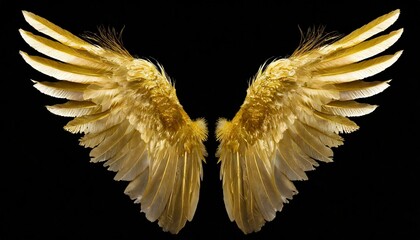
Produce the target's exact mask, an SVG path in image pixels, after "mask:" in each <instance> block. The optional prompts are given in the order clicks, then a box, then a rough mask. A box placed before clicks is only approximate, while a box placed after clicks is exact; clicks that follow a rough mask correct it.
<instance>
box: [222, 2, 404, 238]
mask: <svg viewBox="0 0 420 240" xmlns="http://www.w3.org/2000/svg"><path fill="white" fill-rule="evenodd" d="M398 16H399V10H395V11H393V12H391V13H389V14H385V15H383V16H381V17H379V18H377V19H375V20H373V21H371V22H370V23H368V24H366V25H364V26H362V27H361V28H359V29H356V30H355V31H353V32H352V33H350V34H349V35H347V36H345V37H343V38H342V39H340V40H338V41H336V42H334V43H332V44H330V45H325V44H324V45H323V43H322V41H323V40H324V39H326V38H328V36H321V35H314V36H312V35H311V36H310V37H311V38H309V39H308V40H307V41H306V42H304V43H303V44H304V45H303V46H301V47H299V48H298V49H297V50H296V51H295V52H294V53H293V54H292V55H291V56H290V57H289V58H287V59H277V60H275V61H273V62H271V63H269V64H265V65H264V66H263V67H261V68H260V69H259V71H258V73H257V74H256V77H255V78H254V80H253V81H252V83H251V85H250V86H249V88H248V90H247V95H246V98H245V100H244V103H243V104H242V106H241V107H240V109H239V111H238V112H237V113H236V115H235V116H234V118H233V119H232V121H228V120H226V119H221V120H219V122H218V124H217V129H216V135H217V140H218V141H219V142H220V144H219V148H218V150H217V155H216V156H217V157H218V158H219V162H221V169H220V175H221V178H222V182H223V184H222V186H223V194H224V201H225V205H226V211H227V212H228V216H229V219H230V220H231V221H235V222H236V224H237V225H238V227H239V228H240V229H241V230H242V231H243V232H244V233H245V234H246V233H250V232H256V231H259V230H260V229H261V227H262V226H263V225H264V222H265V221H271V220H273V219H274V217H275V215H276V212H277V211H281V210H282V207H283V205H284V203H287V202H288V201H289V200H290V199H292V197H293V195H295V194H297V190H296V188H295V186H294V185H293V183H292V181H295V180H307V179H308V176H307V175H306V173H305V172H306V171H310V170H314V169H315V167H316V166H318V163H317V161H323V162H332V161H333V151H332V149H331V148H332V147H338V146H340V145H342V144H343V141H344V140H343V138H342V137H341V136H340V134H343V133H350V132H353V131H356V130H357V129H359V127H358V126H357V124H356V123H355V122H353V121H352V120H350V119H349V118H347V117H352V116H361V115H366V114H369V113H371V112H372V111H373V110H374V109H375V108H376V106H375V105H369V104H362V103H357V102H355V101H351V100H353V99H357V98H362V97H369V96H372V95H375V94H378V93H380V92H382V91H383V90H385V89H386V88H387V87H388V81H385V82H375V81H370V82H364V81H362V80H361V79H365V78H368V77H371V76H373V75H375V74H377V73H379V72H381V71H383V70H385V69H386V68H388V67H390V66H391V65H392V64H394V63H395V62H396V61H397V60H398V58H399V57H400V55H401V53H402V51H398V52H397V53H395V54H394V55H384V56H377V55H378V54H379V53H382V52H383V51H384V50H385V49H387V48H389V47H390V46H391V45H393V44H394V43H395V42H396V41H397V40H398V39H399V38H400V36H401V34H402V31H403V30H402V29H400V30H397V31H394V32H391V33H389V34H386V35H383V36H379V37H376V38H372V39H370V40H367V39H369V38H371V37H373V36H374V35H376V34H378V33H380V32H382V31H384V30H385V29H386V28H388V27H390V26H391V25H392V24H393V23H394V22H395V21H396V19H397V18H398Z"/></svg>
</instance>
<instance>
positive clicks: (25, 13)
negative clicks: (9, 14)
mask: <svg viewBox="0 0 420 240" xmlns="http://www.w3.org/2000/svg"><path fill="white" fill-rule="evenodd" d="M22 15H23V17H24V18H25V20H26V21H27V22H29V20H30V19H32V18H34V16H36V15H35V14H34V13H32V12H29V11H26V10H22Z"/></svg>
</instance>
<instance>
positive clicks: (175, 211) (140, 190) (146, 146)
mask: <svg viewBox="0 0 420 240" xmlns="http://www.w3.org/2000/svg"><path fill="white" fill-rule="evenodd" d="M23 15H24V18H25V20H26V21H27V22H28V23H29V24H30V25H31V26H32V27H34V28H35V29H36V30H37V31H39V32H41V33H43V34H45V35H46V36H48V37H50V38H45V37H42V36H38V35H35V34H33V33H30V32H28V31H24V30H20V33H21V36H22V38H23V39H24V40H25V41H26V42H27V43H28V44H29V45H30V46H31V47H32V48H34V49H35V50H37V51H38V52H40V53H41V54H44V55H46V56H47V57H49V58H45V57H40V56H31V55H29V54H27V53H25V52H20V53H21V55H22V57H23V59H24V60H25V61H26V62H27V63H28V64H29V65H31V66H32V67H33V68H35V69H36V70H38V71H40V72H41V73H44V74H45V75H48V76H51V77H54V78H56V79H57V80H59V81H55V82H54V81H45V82H36V81H34V82H35V85H34V86H35V87H36V88H37V89H38V90H39V91H40V92H42V93H44V94H47V95H50V96H52V97H57V98H65V99H68V100H69V101H68V102H66V103H64V104H57V105H54V106H48V107H47V108H48V110H49V111H50V112H52V113H54V114H57V115H60V116H67V117H74V119H73V120H71V121H70V122H69V123H68V124H67V125H66V126H65V129H66V130H68V131H70V132H72V133H83V137H82V138H81V139H80V144H81V145H82V146H85V147H89V148H92V150H91V152H90V156H91V161H92V162H104V166H105V167H107V168H108V170H110V171H115V172H117V173H116V175H115V180H117V181H119V180H124V181H128V182H129V183H128V186H127V188H126V189H125V193H126V194H127V195H128V196H129V197H130V198H131V199H133V200H134V201H135V202H136V203H140V204H141V211H142V212H144V213H145V214H146V218H147V219H148V220H150V221H152V222H153V221H155V220H158V223H159V225H160V226H161V227H162V228H163V230H164V231H170V232H171V233H174V234H176V233H178V232H179V231H180V230H181V229H182V228H183V227H184V226H185V224H186V222H187V221H191V220H192V218H193V216H194V213H195V210H196V207H197V203H198V198H199V188H200V181H201V179H202V165H201V164H202V163H201V161H204V157H205V156H206V154H207V153H206V150H205V148H204V145H203V142H204V141H205V140H206V137H207V127H206V124H205V122H204V120H203V119H198V120H196V121H192V120H191V119H190V118H189V116H188V115H187V113H186V112H185V111H184V109H183V108H182V106H181V104H180V103H179V101H178V98H177V96H176V93H175V88H174V86H173V85H172V84H171V82H170V80H169V78H167V76H166V74H165V73H164V71H163V69H162V68H161V67H157V66H155V65H154V64H153V63H151V62H149V61H146V60H144V59H140V58H133V57H132V56H131V55H130V54H129V53H128V51H127V50H125V49H124V48H123V46H122V45H121V44H120V42H119V41H118V38H117V37H116V36H115V32H112V31H104V30H102V31H101V32H100V33H99V34H98V35H96V36H93V37H92V36H91V38H89V40H90V41H85V40H84V39H82V38H79V37H77V36H75V35H73V34H72V33H70V32H68V31H66V30H64V29H62V28H60V27H58V26H56V25H55V24H53V23H51V22H49V21H47V20H46V19H44V18H42V17H39V16H37V15H35V14H33V13H30V12H27V11H23Z"/></svg>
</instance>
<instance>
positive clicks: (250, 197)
mask: <svg viewBox="0 0 420 240" xmlns="http://www.w3.org/2000/svg"><path fill="white" fill-rule="evenodd" d="M23 15H24V18H25V19H26V21H27V22H28V23H29V24H30V25H31V26H32V27H34V28H35V29H36V30H37V31H39V32H40V33H42V34H45V35H46V36H48V38H47V37H42V36H38V35H35V34H33V33H31V32H28V31H24V30H22V29H20V33H21V36H22V37H23V39H24V40H25V41H26V42H27V43H28V44H29V45H30V46H31V47H33V48H34V49H35V50H37V51H39V52H40V53H42V54H44V55H46V56H48V58H44V57H40V56H31V55H28V54H27V53H25V52H22V51H21V52H20V53H21V55H22V57H23V59H24V60H25V61H26V62H27V63H28V64H29V65H31V66H32V67H33V68H35V69H36V70H38V71H40V72H41V73H43V74H45V75H48V76H51V77H54V78H56V79H57V80H59V81H44V82H38V81H34V83H35V85H34V86H35V88H37V89H38V90H39V91H41V92H42V93H44V94H47V95H50V96H52V97H56V98H63V99H67V100H68V101H67V102H65V103H63V104H56V105H53V106H47V108H48V110H49V111H51V112H52V113H54V114H57V115H60V116H65V117H72V118H73V119H72V120H71V121H70V122H68V124H67V125H66V126H65V129H66V130H67V131H70V132H72V133H81V134H83V136H82V137H81V139H80V144H81V145H82V146H85V147H88V148H92V150H91V152H90V157H91V162H95V163H97V162H103V164H104V166H105V167H107V168H108V170H110V171H114V172H116V175H115V180H118V181H119V180H124V181H128V182H129V183H128V186H127V188H126V189H125V194H127V195H128V196H129V197H130V198H131V199H132V200H134V201H135V203H140V206H141V211H142V212H144V213H145V215H146V218H147V219H148V220H150V221H152V222H153V221H156V220H158V224H159V226H161V227H162V228H163V230H164V231H169V232H171V233H174V234H175V233H178V232H179V231H180V230H181V229H182V228H183V227H184V226H185V224H186V222H187V221H191V220H192V219H193V216H194V213H195V210H196V207H197V203H198V199H199V191H200V182H201V180H202V178H203V169H202V161H204V159H205V157H206V155H207V153H206V150H205V147H204V144H203V142H204V141H205V140H206V138H207V127H206V123H205V121H204V120H203V119H198V120H195V121H193V120H191V119H190V118H189V116H188V115H187V113H186V112H185V111H184V109H183V108H182V106H181V104H180V103H179V101H178V98H177V96H176V93H175V88H174V86H173V85H172V84H171V81H170V79H169V78H168V76H167V75H166V74H165V72H164V70H163V68H162V67H161V66H156V65H154V64H153V63H151V62H150V61H147V60H145V59H141V58H134V57H132V56H131V55H130V53H129V52H128V51H127V50H126V49H125V48H124V47H123V46H122V44H121V43H120V41H119V39H118V37H116V35H115V34H113V33H112V32H110V31H101V32H99V33H98V34H97V35H91V36H90V37H89V39H86V40H84V39H82V38H79V37H77V36H75V35H73V34H71V33H70V32H68V31H66V30H64V29H62V28H60V27H58V26H57V25H54V24H53V23H51V22H49V21H47V20H46V19H44V18H41V17H39V16H37V15H35V14H33V13H30V12H26V11H23ZM398 16H399V10H395V11H392V12H390V13H388V14H385V15H383V16H381V17H379V18H377V19H375V20H373V21H371V22H370V23H368V24H366V25H364V26H362V27H361V28H359V29H357V30H355V31H353V32H352V33H350V34H348V35H346V36H344V37H342V38H340V39H338V40H335V41H333V42H330V43H327V42H326V41H325V40H326V38H327V37H325V35H324V36H323V35H321V34H318V35H317V34H313V35H312V37H309V38H308V39H306V41H304V42H303V43H302V44H301V46H300V47H299V48H298V49H297V50H296V51H295V52H294V53H293V54H292V55H291V56H290V57H288V58H285V59H277V60H274V61H272V62H271V63H269V64H266V65H264V66H262V67H261V68H260V70H259V71H258V73H257V74H256V76H255V77H254V79H253V81H252V82H251V84H250V86H249V88H248V90H247V95H246V98H245V101H244V103H243V105H242V106H241V108H240V110H239V111H238V113H237V114H236V115H235V117H234V118H233V119H232V120H231V121H228V120H226V119H220V120H219V121H218V123H217V129H216V135H217V140H218V141H219V142H220V145H219V148H218V150H217V153H216V155H217V157H218V158H219V161H220V162H221V170H220V177H221V179H222V186H223V195H224V202H225V206H226V210H227V213H228V216H229V218H230V220H231V221H235V222H236V224H237V225H238V227H239V228H240V229H241V230H242V231H243V232H244V233H250V232H254V231H259V230H260V229H261V227H262V226H263V225H264V223H265V222H266V221H271V220H273V219H274V218H275V216H276V212H277V211H281V210H282V208H283V205H284V203H287V202H288V201H289V200H290V199H292V197H293V195H295V194H296V193H297V190H296V188H295V186H294V185H293V183H292V181H295V180H306V179H307V175H306V174H305V172H306V171H309V170H313V169H314V167H316V166H318V163H317V161H322V162H331V161H332V157H333V152H332V150H331V148H333V147H337V146H340V145H342V144H343V141H344V140H343V138H342V137H341V136H340V134H342V133H350V132H353V131H355V130H357V129H358V126H357V125H356V123H354V122H353V121H351V120H350V119H349V118H348V117H355V116H361V115H365V114H369V113H371V112H372V111H373V110H374V109H375V108H376V106H375V105H369V104H366V103H359V102H356V101H355V99H359V98H366V97H369V96H372V95H375V94H378V93H380V92H382V91H383V90H384V89H386V88H387V87H388V86H389V85H388V82H389V81H363V79H365V78H368V77H370V76H373V75H375V74H377V73H379V72H381V71H383V70H384V69H386V68H388V67H389V66H391V65H392V64H393V63H395V62H396V61H397V59H398V58H399V57H400V55H401V53H402V51H399V52H396V53H395V54H393V55H382V56H376V55H378V54H380V53H382V52H383V51H384V50H386V49H387V48H389V47H390V46H391V45H393V44H394V43H395V42H396V41H397V40H398V39H399V38H400V36H401V34H402V32H403V30H402V29H399V30H396V31H392V32H390V33H388V34H384V35H381V36H377V37H374V36H375V35H377V34H379V33H381V32H383V31H384V30H386V29H387V28H388V27H389V26H391V25H392V24H393V23H394V22H395V21H396V20H397V18H398Z"/></svg>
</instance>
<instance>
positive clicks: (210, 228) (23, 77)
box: [0, 0, 420, 239]
mask: <svg viewBox="0 0 420 240" xmlns="http://www.w3.org/2000/svg"><path fill="white" fill-rule="evenodd" d="M419 5H420V1H417V0H416V1H414V0H413V1H385V0H382V1H361V2H354V1H330V2H328V1H308V2H302V1H267V2H266V1H252V2H250V3H243V2H241V1H230V2H228V1H225V2H223V1H222V2H215V1H195V2H194V3H184V2H180V1H173V2H171V4H169V3H164V2H160V1H132V0H131V1H123V0H119V1H112V2H109V3H108V2H106V1H97V0H95V1H88V0H85V1H3V0H0V9H1V11H2V14H1V18H2V19H1V30H2V31H1V41H2V44H1V58H0V59H1V69H2V70H1V72H2V79H1V91H2V93H1V98H2V99H1V104H2V108H1V111H2V113H1V116H2V117H1V121H2V125H1V126H2V128H3V131H2V139H3V143H2V154H3V157H2V158H1V171H2V173H1V174H0V175H1V179H0V180H1V181H0V194H1V197H0V199H1V200H0V201H1V204H0V220H1V222H2V223H1V224H0V239H88V238H90V239H202V238H204V237H208V238H216V239H271V238H273V239H292V238H293V239H304V238H307V239H355V238H360V237H366V238H369V239H381V238H383V237H393V238H397V237H398V238H399V239H407V238H408V237H409V236H410V238H411V239H418V237H419V234H418V232H419V230H420V206H419V203H420V202H419V200H420V199H419V197H418V190H419V180H420V177H419V174H418V170H419V168H418V167H419V163H418V162H419V161H420V159H419V157H418V153H417V151H418V143H419V140H418V136H419V131H418V126H419V120H418V118H417V111H418V109H419V107H420V106H419V100H418V89H419V82H420V79H419V74H418V72H419V66H420V65H419V60H418V59H419V57H418V56H419V54H420V52H419V47H418V45H416V44H418V42H419V37H418V34H419V31H420V30H419V29H420V28H419V26H420V17H419V15H420V7H418V6H419ZM397 8H400V9H401V16H400V18H399V20H398V21H397V22H396V23H395V24H394V25H393V26H392V27H391V29H392V30H396V29H398V28H401V27H404V29H405V32H404V34H403V36H402V38H401V39H400V40H399V41H398V42H397V43H396V44H395V45H394V46H393V47H391V48H390V49H389V50H387V51H386V53H393V52H395V51H397V50H400V49H404V50H405V51H404V53H403V55H402V57H401V58H400V60H399V61H398V62H397V63H395V64H394V65H393V66H392V67H390V68H388V69H387V70H385V71H384V72H382V73H380V74H378V75H376V76H374V77H372V78H371V79H372V80H387V79H390V78H392V79H393V81H392V82H391V87H390V88H388V89H387V90H386V91H385V92H383V93H381V94H379V95H376V96H374V97H371V98H369V99H366V102H369V103H372V104H378V105H379V106H380V107H379V108H378V109H377V110H376V111H375V112H374V113H372V114H370V115H368V116H364V117H360V118H357V119H353V120H355V121H356V122H357V123H358V124H359V125H360V127H361V129H360V130H359V131H357V132H354V133H351V134H348V135H346V136H345V139H346V141H345V145H344V146H342V147H340V148H337V149H335V156H334V159H335V162H334V163H330V164H321V166H320V167H319V168H318V169H317V170H316V171H313V172H309V173H308V176H309V179H310V180H309V181H304V182H296V183H295V184H296V186H297V188H298V190H299V194H298V195H296V196H295V197H294V199H293V200H292V201H291V202H290V203H289V204H287V205H286V206H285V208H284V209H283V211H282V212H280V213H278V214H277V217H276V218H275V220H274V221H272V222H269V223H267V224H266V225H265V226H264V227H263V228H262V230H261V231H260V232H258V233H253V234H249V235H244V234H243V233H242V232H241V231H240V230H239V229H238V228H237V226H236V224H235V223H232V222H230V221H229V219H228V216H227V214H226V211H225V208H224V203H223V196H222V189H221V182H220V180H219V168H220V165H219V164H217V159H216V158H215V156H214V155H215V152H216V148H217V142H216V140H215V137H214V127H215V122H216V121H217V119H218V118H219V117H226V118H229V119H230V118H232V117H233V116H234V114H235V113H236V111H237V110H238V109H239V107H240V105H241V104H242V101H243V99H244V97H245V92H246V88H247V86H248V81H249V80H250V78H251V77H252V76H253V75H254V74H255V73H256V71H257V70H258V67H259V66H260V65H261V64H262V63H263V62H264V61H266V60H267V59H269V58H272V57H285V56H287V55H289V54H291V53H292V52H293V50H294V49H295V48H296V47H297V45H298V43H299V40H300V33H299V28H298V26H300V27H301V28H302V29H307V28H309V27H313V26H319V25H325V26H326V31H328V32H330V31H337V32H339V33H342V34H346V33H349V32H351V31H352V30H354V29H356V28H358V27H360V26H362V25H363V24H366V23H368V22H369V21H370V20H373V19H374V18H376V17H379V16H381V15H382V14H385V13H388V12H390V11H392V10H394V9H397ZM21 10H28V11H31V12H34V13H36V14H38V15H40V16H42V17H45V18H47V19H48V20H50V21H52V22H54V23H56V24H57V25H59V26H61V27H63V28H65V29H67V30H69V31H71V32H72V33H75V34H82V33H83V32H84V31H96V28H97V26H99V25H104V26H113V27H115V28H116V29H121V28H123V27H124V26H125V29H124V34H123V40H124V44H125V46H126V48H127V49H128V50H129V51H130V52H131V53H132V54H133V55H136V56H139V57H145V58H152V59H156V60H157V61H159V62H160V63H161V64H162V65H163V66H164V67H165V69H166V71H167V73H168V74H169V75H170V76H171V77H172V78H173V79H174V80H175V82H176V88H177V94H178V98H179V99H180V102H181V103H182V105H183V106H184V109H185V110H186V111H187V112H188V114H189V115H190V116H191V118H197V117H205V118H206V119H207V122H208V127H209V132H210V135H209V138H208V140H207V142H206V143H205V144H206V147H207V150H208V153H209V156H208V157H207V163H206V164H204V179H203V182H202V185H201V195H200V200H199V204H198V208H197V211H196V215H195V217H194V219H193V221H192V222H190V223H187V225H186V226H185V228H184V229H183V230H181V232H180V233H179V234H178V235H172V234H169V233H165V232H162V230H161V229H160V227H159V226H158V225H157V224H156V223H151V222H149V221H148V220H146V218H145V216H144V214H143V213H140V212H139V209H140V208H139V205H137V204H134V203H133V202H132V201H131V200H130V199H129V198H128V196H126V195H124V193H123V190H124V188H125V186H126V183H125V182H116V181H114V180H113V176H114V173H112V172H108V171H107V170H106V169H105V168H104V167H102V166H101V165H100V164H93V163H90V162H89V157H88V153H89V149H84V148H83V147H80V146H79V145H78V138H79V137H80V136H78V135H73V134H70V133H68V132H66V131H65V130H63V126H64V125H65V124H66V122H67V121H69V119H66V118H63V117H59V116H54V115H52V114H51V113H49V112H48V111H47V110H46V109H45V108H44V106H45V105H52V104H55V103H58V102H60V100H58V99H53V98H51V97H48V96H45V95H43V94H41V93H40V92H38V91H37V90H36V89H34V88H33V87H32V82H31V81H30V79H36V80H48V78H47V77H46V76H44V75H42V74H40V73H38V72H37V71H35V70H33V69H32V68H31V67H29V66H28V65H27V64H25V63H24V61H23V60H22V59H21V58H20V56H19V55H18V50H24V51H26V52H29V53H32V54H34V53H35V51H34V50H33V49H31V48H30V47H29V46H28V45H26V44H25V43H24V42H23V40H22V39H21V38H20V35H19V34H18V29H19V28H23V29H25V30H30V31H33V29H32V28H31V27H30V26H29V25H28V24H27V23H26V22H25V21H24V19H23V17H22V15H21V12H20V11H21ZM387 32H388V31H387Z"/></svg>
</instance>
